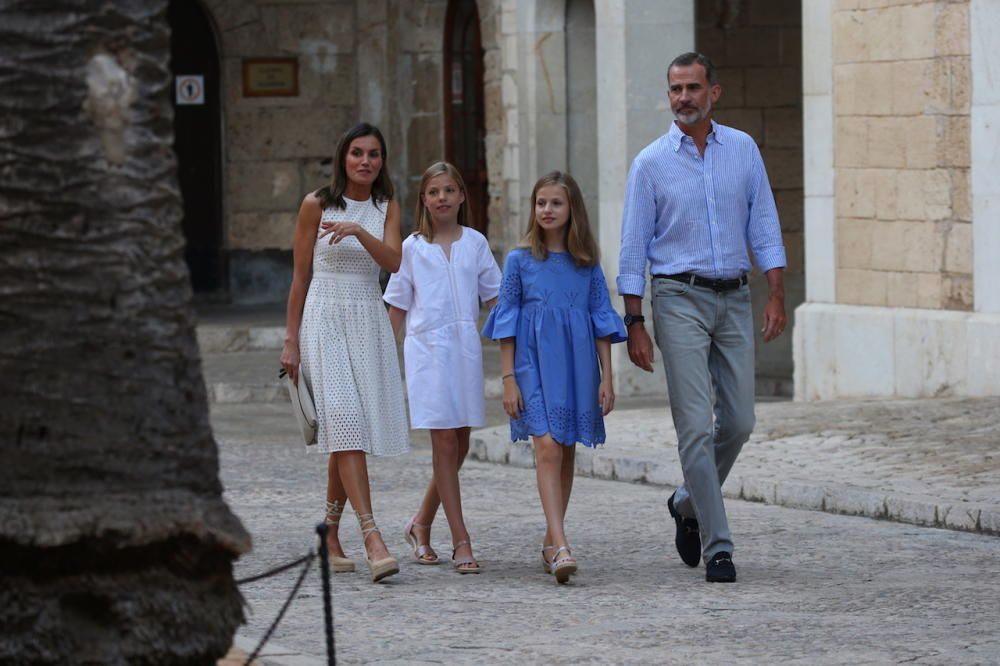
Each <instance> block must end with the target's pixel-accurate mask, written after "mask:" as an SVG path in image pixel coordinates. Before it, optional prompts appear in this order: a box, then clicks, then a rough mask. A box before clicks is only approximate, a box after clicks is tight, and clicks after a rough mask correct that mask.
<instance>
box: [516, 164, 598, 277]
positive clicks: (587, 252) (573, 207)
mask: <svg viewBox="0 0 1000 666" xmlns="http://www.w3.org/2000/svg"><path fill="white" fill-rule="evenodd" d="M549 185H560V186H561V187H562V188H563V189H564V190H565V191H566V198H567V200H568V202H569V221H568V222H567V223H566V249H567V250H569V253H570V255H571V256H572V257H573V261H575V262H576V265H577V266H594V265H596V264H597V262H598V261H599V260H600V251H599V250H598V248H597V241H595V240H594V235H593V234H592V233H591V232H590V220H589V218H588V217H587V207H586V205H584V203H583V192H581V191H580V186H579V185H577V184H576V181H575V180H573V176H571V175H569V174H568V173H565V172H563V171H553V172H552V173H547V174H545V175H544V176H542V177H541V178H539V179H538V182H537V183H535V189H533V190H531V215H530V216H529V218H528V233H526V234H525V235H524V238H523V239H521V242H520V244H519V247H525V248H529V249H530V250H531V254H532V256H534V257H535V259H538V260H539V261H545V260H546V259H548V257H549V250H548V248H546V247H545V233H544V231H543V230H542V228H541V226H539V224H538V222H537V221H536V220H535V199H536V198H537V197H538V190H540V189H542V188H543V187H548V186H549Z"/></svg>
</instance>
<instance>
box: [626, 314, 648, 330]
mask: <svg viewBox="0 0 1000 666" xmlns="http://www.w3.org/2000/svg"><path fill="white" fill-rule="evenodd" d="M624 320H625V328H628V327H629V326H631V325H632V324H641V323H642V322H644V321H646V318H645V317H643V316H642V315H641V314H637V315H634V314H626V315H625V317H624Z"/></svg>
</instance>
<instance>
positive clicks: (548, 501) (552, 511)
mask: <svg viewBox="0 0 1000 666" xmlns="http://www.w3.org/2000/svg"><path fill="white" fill-rule="evenodd" d="M532 439H533V440H534V442H535V477H536V478H537V480H538V497H539V498H540V499H541V500H542V511H544V512H545V525H546V527H547V528H548V529H547V530H546V535H547V536H546V545H552V546H555V548H559V547H560V546H567V545H568V544H567V543H566V534H565V532H564V531H563V516H564V514H565V506H566V503H565V502H566V499H565V497H566V494H565V493H564V492H563V483H562V470H563V456H564V454H565V451H564V449H566V448H567V447H565V446H563V445H562V444H559V443H558V442H556V441H555V440H554V439H552V435H549V434H546V435H543V436H541V437H532Z"/></svg>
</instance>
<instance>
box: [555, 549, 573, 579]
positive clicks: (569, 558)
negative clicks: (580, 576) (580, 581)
mask: <svg viewBox="0 0 1000 666" xmlns="http://www.w3.org/2000/svg"><path fill="white" fill-rule="evenodd" d="M564 550H565V551H566V555H565V556H563V557H559V553H561V552H563V551H564ZM576 568H577V567H576V558H574V557H573V555H572V554H571V553H570V552H569V548H567V547H566V546H559V548H557V549H556V552H555V554H554V555H553V556H552V562H551V563H550V564H549V570H550V571H551V573H552V574H553V575H554V576H555V577H556V582H557V583H560V584H562V583H565V582H567V581H569V577H570V576H572V575H573V574H575V573H576Z"/></svg>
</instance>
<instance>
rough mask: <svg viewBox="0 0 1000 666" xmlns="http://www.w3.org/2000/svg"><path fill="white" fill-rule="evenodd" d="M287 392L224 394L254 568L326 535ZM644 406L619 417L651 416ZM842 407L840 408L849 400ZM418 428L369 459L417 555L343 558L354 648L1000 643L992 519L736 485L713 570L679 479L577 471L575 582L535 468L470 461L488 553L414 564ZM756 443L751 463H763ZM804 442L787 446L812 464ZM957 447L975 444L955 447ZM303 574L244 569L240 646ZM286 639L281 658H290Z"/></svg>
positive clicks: (755, 653)
mask: <svg viewBox="0 0 1000 666" xmlns="http://www.w3.org/2000/svg"><path fill="white" fill-rule="evenodd" d="M785 406H786V407H791V408H794V407H795V406H794V405H788V404H787V403H785ZM286 409H287V406H286V405H280V404H274V405H216V406H214V408H213V423H214V425H215V429H216V436H217V438H218V439H219V442H220V459H221V475H222V479H223V482H224V483H225V486H226V497H227V500H228V501H229V502H230V505H231V506H232V508H233V510H234V511H235V512H236V513H237V514H238V515H239V516H240V518H241V519H242V520H243V521H244V524H245V525H246V527H247V528H248V529H249V530H250V532H251V534H252V535H253V538H254V550H253V552H252V553H250V554H249V555H247V556H246V557H244V558H243V559H242V560H241V561H240V562H239V563H238V565H237V575H239V576H244V575H248V574H251V573H255V572H258V571H262V570H264V569H266V568H268V567H271V566H274V565H276V564H278V563H281V562H284V561H287V560H289V559H292V558H294V557H296V556H298V555H300V554H302V553H303V552H305V551H306V550H307V549H309V548H310V547H312V546H313V545H314V542H315V537H314V534H313V526H314V524H315V523H316V522H317V521H318V520H319V519H320V518H321V516H322V502H323V489H324V476H325V466H324V462H325V459H324V457H322V456H320V455H316V454H311V453H307V452H305V450H304V447H302V446H300V445H298V444H297V443H296V442H297V439H296V436H295V432H294V430H293V427H294V426H292V424H291V423H290V421H289V418H288V417H287V415H286ZM493 414H494V416H495V412H493ZM641 414H642V410H640V411H635V412H634V413H631V414H626V413H625V412H622V413H620V414H619V416H618V417H617V418H619V419H622V424H626V423H635V424H637V425H638V423H639V417H640V415H641ZM788 414H790V415H793V414H794V412H788ZM831 414H832V418H830V422H831V423H836V422H838V419H839V418H847V417H846V416H843V415H838V413H837V412H836V411H834V412H831ZM797 424H798V421H796V419H794V418H791V416H790V417H789V419H788V425H787V426H782V427H783V428H785V430H782V432H785V433H786V434H787V436H788V437H789V438H794V437H795V436H797V434H796V433H798V434H799V435H801V434H804V433H806V432H809V428H805V427H802V428H798V425H797ZM619 425H620V424H617V423H616V424H615V425H609V431H610V432H621V431H622V429H621V428H620V427H619ZM939 425H940V427H941V429H942V431H944V430H947V426H946V424H945V423H940V424H939ZM774 427H775V428H776V427H777V426H774ZM962 427H963V428H965V429H967V428H968V424H966V425H963V426H962ZM763 430H766V431H767V432H771V430H770V426H768V428H767V429H763ZM763 430H762V431H763ZM919 430H920V429H919V428H914V429H913V432H915V433H916V432H918V431H919ZM775 432H777V431H775ZM833 436H835V435H831V437H833ZM873 436H874V435H873ZM417 441H418V444H417V445H416V446H415V450H414V452H413V453H412V454H411V455H410V456H406V457H402V458H395V459H374V460H371V462H370V470H371V476H372V485H373V491H374V500H375V513H376V518H377V519H378V520H379V524H380V525H381V526H382V528H383V530H384V532H385V535H386V539H387V542H388V544H389V545H390V548H391V549H392V551H393V552H394V553H395V554H396V555H397V556H398V557H400V558H401V559H402V562H403V564H402V571H401V573H400V574H399V575H398V576H395V577H393V578H390V579H388V580H387V581H386V582H385V583H383V584H379V585H373V584H371V583H370V582H368V581H369V579H368V577H367V575H366V573H365V572H364V564H363V560H362V562H361V566H360V567H359V571H358V572H356V573H352V574H339V575H337V576H335V577H334V581H333V590H334V605H335V619H336V627H337V646H338V658H339V659H340V661H341V662H342V663H360V662H368V663H381V664H393V663H399V664H403V663H406V664H412V663H470V662H475V663H487V664H488V663H505V664H506V663H570V662H573V663H719V662H727V663H737V664H740V663H747V664H750V663H767V662H781V663H803V664H806V663H807V664H840V663H898V662H904V661H905V662H914V663H935V664H944V663H949V664H951V663H963V664H964V663H968V664H972V663H998V662H1000V634H998V633H997V631H996V618H997V616H998V613H1000V601H998V598H1000V595H998V586H997V583H996V580H997V578H998V574H1000V540H998V539H997V538H996V537H992V536H986V535H982V534H973V533H963V532H955V531H947V530H940V529H933V528H923V527H916V526H913V525H906V524H899V523H894V522H887V521H875V520H869V519H865V518H857V517H848V516H838V515H832V514H829V513H822V512H816V511H800V510H794V509H788V508H783V507H780V506H773V505H767V504H759V503H747V502H741V501H736V500H732V501H729V502H728V507H729V514H730V519H731V525H732V528H733V532H734V535H735V537H736V542H737V551H736V553H735V561H736V564H737V567H738V568H739V577H740V579H739V582H738V583H736V584H735V585H710V584H707V583H705V582H704V570H703V569H701V568H699V569H697V570H692V569H688V568H687V567H685V566H684V565H683V564H682V563H681V562H680V561H679V559H678V558H677V556H676V554H675V552H674V550H673V547H672V537H673V531H672V526H670V525H668V522H667V520H666V518H665V514H666V509H665V505H666V498H667V497H668V492H669V490H668V489H666V488H662V487H656V486H652V485H643V484H629V483H621V482H614V481H605V480H599V479H593V478H578V479H577V481H576V486H575V490H574V497H573V501H572V503H571V505H570V510H569V516H568V525H567V527H568V533H569V536H570V539H571V542H572V544H573V546H574V551H575V553H576V555H577V556H578V557H579V559H580V564H581V572H580V574H579V575H578V576H576V577H574V579H573V583H572V584H571V585H568V586H563V587H559V586H557V585H556V584H555V583H554V581H553V580H552V579H551V578H550V577H548V576H546V575H545V574H543V573H542V572H541V567H540V565H539V562H538V558H539V555H538V548H539V542H540V539H541V536H542V532H543V529H544V525H543V520H542V514H541V509H540V506H539V502H538V499H537V493H536V489H535V479H534V474H533V473H532V472H531V471H530V470H526V469H519V468H517V467H513V466H499V465H492V464H484V463H479V462H470V463H468V464H467V468H466V469H465V470H463V474H462V482H463V488H464V492H463V495H464V500H465V508H466V514H467V520H468V524H469V527H470V531H471V533H472V537H473V542H474V544H475V546H476V554H477V556H478V557H479V559H480V561H481V562H482V564H483V565H484V567H485V572H484V573H483V574H482V575H480V576H478V577H477V576H459V575H458V574H456V573H455V572H454V571H452V570H451V569H450V567H449V566H448V565H441V566H437V567H427V566H419V565H416V564H415V563H413V562H412V560H410V559H408V558H406V555H407V550H406V546H405V544H404V542H403V539H402V535H401V528H402V525H403V523H404V522H405V520H406V519H407V518H408V517H409V516H410V514H411V512H412V511H413V510H414V509H415V507H416V504H417V502H418V501H419V498H420V494H421V492H422V490H423V488H424V486H425V484H426V482H427V479H428V478H429V477H430V455H429V450H428V447H427V446H426V444H425V443H424V441H425V440H422V439H418V440H417ZM873 441H874V440H873ZM613 445H614V443H613V442H612V443H611V444H609V446H608V450H610V449H611V446H613ZM667 448H669V447H667ZM830 448H832V449H836V450H839V449H837V447H834V446H833V445H832V444H831V445H830ZM754 449H755V447H754V446H750V447H749V448H748V451H747V455H746V456H745V458H744V459H741V461H740V462H739V463H738V465H748V464H751V463H752V460H753V457H752V456H753V455H754ZM792 458H793V457H791V456H790V459H789V460H787V461H786V462H785V463H784V464H786V465H789V466H797V465H800V464H805V465H808V464H809V463H808V462H803V461H799V460H795V459H792ZM889 458H890V459H895V458H894V457H893V456H889ZM748 461H749V462H748ZM949 464H954V465H956V466H959V465H964V464H965V463H964V462H963V461H962V456H961V455H957V456H956V458H955V459H954V461H953V462H952V463H949ZM927 467H928V468H931V467H933V466H932V465H930V464H928V465H927ZM971 467H972V468H973V469H974V468H975V465H971ZM956 469H958V467H956ZM962 469H965V468H962ZM994 479H995V477H994ZM445 525H446V523H445V521H444V517H443V514H442V515H439V518H438V522H437V523H436V524H435V533H434V538H433V543H434V544H435V546H436V547H437V549H438V551H439V552H440V553H441V554H446V553H447V552H448V551H447V542H448V538H447V531H446V527H445ZM342 534H343V542H344V544H345V548H346V549H347V551H348V554H349V555H351V556H354V557H355V558H357V559H361V554H362V549H361V539H360V535H359V533H358V529H357V527H356V526H355V525H354V524H352V523H351V522H349V521H345V524H344V527H343V531H342ZM293 580H294V574H292V573H289V574H286V575H285V576H283V577H279V578H271V579H268V580H266V581H260V582H257V583H252V584H249V585H246V586H244V588H243V594H244V595H245V597H246V599H247V602H248V604H249V608H250V611H251V613H252V614H251V615H250V619H249V622H248V625H247V627H245V629H244V638H243V640H242V641H241V643H240V645H241V646H245V645H247V638H248V637H254V636H260V635H261V634H263V632H264V631H265V629H266V627H267V625H268V624H269V623H270V621H271V619H272V618H273V617H274V616H275V614H276V613H277V610H278V608H279V607H280V605H281V603H282V602H283V601H284V598H285V595H286V593H287V591H288V590H289V589H290V587H291V585H292V582H293ZM311 580H312V587H311V588H310V589H309V590H308V591H306V592H305V593H304V594H303V595H302V596H301V598H299V599H298V600H296V601H295V602H294V604H293V606H292V608H291V610H290V612H289V614H288V616H287V617H286V619H285V621H284V622H283V623H282V625H281V626H280V627H279V629H278V630H277V632H276V633H275V635H274V641H275V642H277V643H280V644H281V645H282V646H284V647H285V648H286V649H294V650H297V651H298V653H299V655H300V658H299V662H298V663H307V660H306V659H305V657H304V656H305V655H314V656H319V655H322V654H323V650H324V638H323V632H322V599H321V596H320V594H319V581H318V577H316V576H313V577H312V578H311ZM244 649H245V648H244ZM286 659H287V660H286V661H281V659H279V658H275V660H273V661H271V663H293V661H294V660H293V658H292V657H287V658H286ZM264 661H265V663H267V662H268V660H267V659H266V658H265V659H264Z"/></svg>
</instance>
